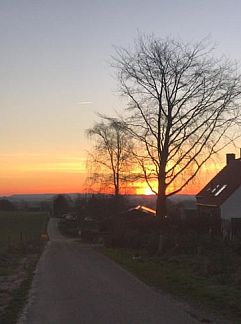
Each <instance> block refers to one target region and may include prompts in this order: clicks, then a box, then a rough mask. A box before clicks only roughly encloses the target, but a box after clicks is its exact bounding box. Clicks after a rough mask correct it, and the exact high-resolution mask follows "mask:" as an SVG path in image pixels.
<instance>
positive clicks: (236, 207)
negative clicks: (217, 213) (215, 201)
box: [220, 187, 241, 221]
mask: <svg viewBox="0 0 241 324" xmlns="http://www.w3.org/2000/svg"><path fill="white" fill-rule="evenodd" d="M220 210H221V218H222V219H227V220H230V221H231V218H241V187H240V188H239V189H237V190H236V191H235V192H234V193H233V194H232V195H231V196H230V197H229V198H228V199H227V200H226V201H225V202H224V203H223V204H222V205H221V206H220Z"/></svg>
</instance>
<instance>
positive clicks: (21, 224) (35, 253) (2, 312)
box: [0, 211, 48, 324]
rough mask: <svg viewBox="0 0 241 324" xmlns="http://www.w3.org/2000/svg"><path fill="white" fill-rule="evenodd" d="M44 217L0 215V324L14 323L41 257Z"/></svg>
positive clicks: (21, 213)
mask: <svg viewBox="0 0 241 324" xmlns="http://www.w3.org/2000/svg"><path fill="white" fill-rule="evenodd" d="M47 222H48V213H46V212H28V211H11V212H2V211H0V323H4V324H5V323H15V322H16V320H17V317H18V314H19V312H20V311H21V309H22V307H23V305H24V303H25V301H26V297H27V294H28V290H29V288H30V286H31V281H32V276H33V272H34V269H35V266H36V263H37V261H38V259H39V256H40V255H41V252H42V249H43V246H44V242H43V241H42V240H41V234H43V233H45V232H46V225H47Z"/></svg>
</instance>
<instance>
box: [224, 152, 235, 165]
mask: <svg viewBox="0 0 241 324" xmlns="http://www.w3.org/2000/svg"><path fill="white" fill-rule="evenodd" d="M233 161H235V154H233V153H228V154H226V165H229V164H230V163H232V162H233Z"/></svg>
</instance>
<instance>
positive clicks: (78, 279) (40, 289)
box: [18, 218, 202, 324]
mask: <svg viewBox="0 0 241 324" xmlns="http://www.w3.org/2000/svg"><path fill="white" fill-rule="evenodd" d="M48 232H49V237H50V241H49V242H48V244H47V246H46V248H45V251H44V253H43V255H42V257H41V258H40V261H39V263H38V266H37V270H36V274H35V277H34V281H33V285H32V288H31V292H30V297H29V302H28V304H27V305H26V307H25V310H24V312H23V314H22V316H21V318H20V320H19V322H18V323H19V324H77V323H83V324H84V323H93V324H98V323H103V324H109V323H111V324H112V323H113V324H114V323H115V324H118V323H121V324H122V323H123V324H132V323H133V324H134V323H137V324H142V323H147V324H152V323H153V324H158V323H163V324H176V323H177V324H188V323H190V324H195V323H200V322H201V321H202V320H200V319H199V320H197V319H196V318H195V316H193V315H191V314H190V313H192V312H190V311H189V309H188V308H187V307H186V306H185V305H184V304H182V303H178V302H177V301H175V300H173V299H172V298H170V297H168V296H166V295H163V294H161V293H159V292H156V291H155V290H154V289H152V288H151V287H148V286H146V285H145V284H144V283H142V282H140V281H139V280H138V279H136V278H135V277H134V276H132V275H131V274H129V273H128V272H126V271H125V270H123V269H122V268H121V267H120V266H119V265H117V264H115V263H114V262H112V261H111V260H109V259H108V258H106V257H105V256H103V255H102V254H100V253H98V252H96V251H95V250H94V249H93V248H91V246H84V245H80V243H78V242H76V241H74V240H71V239H66V238H65V237H63V236H62V235H61V234H60V233H59V231H58V228H57V220H56V219H53V218H52V219H51V220H50V222H49V225H48Z"/></svg>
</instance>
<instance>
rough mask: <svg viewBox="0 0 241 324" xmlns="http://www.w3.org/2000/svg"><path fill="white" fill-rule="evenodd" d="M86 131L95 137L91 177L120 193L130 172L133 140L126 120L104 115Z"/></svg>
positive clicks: (94, 181)
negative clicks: (124, 125) (124, 121)
mask: <svg viewBox="0 0 241 324" xmlns="http://www.w3.org/2000/svg"><path fill="white" fill-rule="evenodd" d="M87 135H89V136H91V137H94V139H95V145H94V148H93V151H92V153H90V154H89V163H90V166H91V168H92V170H94V171H92V172H91V173H90V177H89V180H91V181H92V182H93V183H94V184H95V185H96V183H101V184H102V186H104V187H105V189H106V187H110V188H113V189H114V194H115V195H116V196H118V195H119V194H120V188H121V185H122V184H123V183H125V182H126V181H127V179H128V176H129V174H130V169H131V167H132V165H131V152H132V143H131V139H130V136H129V134H128V133H127V131H126V129H125V128H124V127H123V124H122V123H121V122H120V121H119V120H117V119H115V118H107V117H101V121H100V122H98V123H96V124H95V125H94V126H93V127H92V128H90V129H88V130H87Z"/></svg>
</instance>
